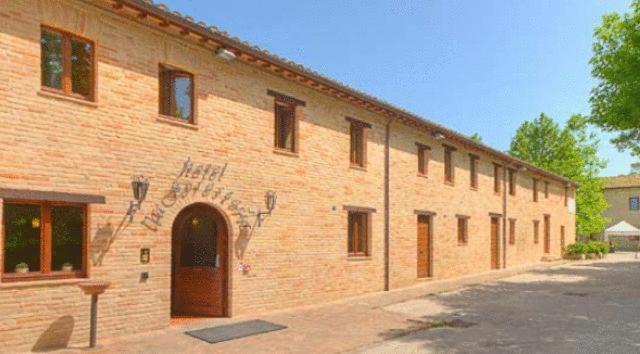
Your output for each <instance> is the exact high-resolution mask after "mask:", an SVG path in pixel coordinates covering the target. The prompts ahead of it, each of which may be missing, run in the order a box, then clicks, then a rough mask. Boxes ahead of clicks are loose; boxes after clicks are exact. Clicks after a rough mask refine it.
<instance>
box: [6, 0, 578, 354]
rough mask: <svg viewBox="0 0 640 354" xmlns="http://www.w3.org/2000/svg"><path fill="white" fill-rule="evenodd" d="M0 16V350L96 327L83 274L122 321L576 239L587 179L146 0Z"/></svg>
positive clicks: (431, 273) (240, 307)
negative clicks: (580, 186)
mask: <svg viewBox="0 0 640 354" xmlns="http://www.w3.org/2000/svg"><path fill="white" fill-rule="evenodd" d="M0 18H1V19H2V21H0V64H1V65H0V76H1V77H2V78H3V80H0V94H1V95H2V97H3V100H2V101H0V124H1V126H2V129H1V130H0V142H1V144H2V149H0V158H1V161H2V165H1V167H0V210H1V214H0V221H1V222H0V227H1V228H2V230H1V231H2V232H0V241H1V242H0V244H2V247H1V248H0V266H1V267H2V276H1V278H0V279H1V280H0V313H2V316H0V346H1V347H3V348H9V349H15V350H28V349H34V348H35V349H38V348H42V347H51V346H53V347H55V346H64V345H66V344H67V343H80V344H83V343H85V340H86V338H87V335H88V334H87V333H88V322H89V319H88V314H89V300H88V297H87V296H86V295H84V294H83V293H82V292H81V291H80V290H79V288H78V284H79V283H81V282H84V281H86V280H87V279H90V280H106V281H109V282H110V283H111V286H110V288H109V289H108V290H107V291H106V293H105V294H104V295H102V296H101V298H100V317H99V326H100V335H101V336H102V337H115V336H119V335H123V334H125V333H126V334H132V333H137V332H144V331H149V330H153V329H159V328H163V327H166V326H168V325H169V320H170V318H171V317H172V316H178V315H208V316H235V315H238V314H254V313H255V314H259V313H261V312H264V311H268V310H274V309H280V308H287V307H292V306H300V305H305V304H312V303H317V302H323V301H330V300H334V299H339V298H344V297H347V296H353V295H357V294H362V293H366V292H374V291H382V290H387V289H393V288H398V287H403V286H409V285H412V284H416V283H417V282H421V281H424V280H425V279H443V278H450V277H457V276H462V275H467V274H471V273H479V272H486V271H490V270H491V269H498V268H505V267H512V266H517V265H523V264H529V263H535V262H539V261H541V260H542V259H543V258H558V257H560V256H561V247H562V245H563V244H564V243H571V242H573V240H574V239H575V226H574V224H575V215H574V201H573V190H574V187H575V186H574V185H573V184H572V183H571V181H568V180H566V179H564V178H562V177H560V176H557V175H554V174H552V173H550V172H548V171H544V170H541V169H539V168H537V167H535V166H533V165H531V164H529V163H527V162H525V161H520V160H517V159H514V158H512V157H510V156H508V155H506V154H504V153H502V152H499V151H497V150H495V149H492V148H490V147H488V146H485V145H482V144H478V143H475V142H473V141H471V140H469V139H468V138H466V137H465V136H463V135H461V134H459V133H456V132H454V131H451V130H450V129H447V128H446V127H443V126H440V125H438V124H435V123H433V122H430V121H427V120H425V119H423V118H421V117H418V116H415V115H413V114H411V113H409V112H406V111H404V110H402V109H400V108H397V107H394V106H392V105H390V104H388V103H386V102H383V101H381V100H378V99H376V98H374V97H371V96H368V95H366V94H364V93H362V92H359V91H356V90H354V89H352V88H349V87H347V86H345V85H343V84H340V83H338V82H336V81H333V80H331V79H329V78H326V77H324V76H321V75H320V74H318V73H315V72H312V71H310V70H308V69H305V68H304V67H302V66H299V65H297V64H295V63H292V62H289V61H287V60H285V59H282V58H279V57H277V56H274V55H272V54H269V53H267V52H265V51H262V50H260V49H257V48H255V47H253V46H251V45H249V44H247V43H245V42H242V41H240V40H238V39H235V38H232V37H230V36H228V35H227V34H225V33H223V32H220V31H218V30H217V29H216V28H213V27H205V26H204V24H201V23H195V22H193V21H192V20H191V19H190V18H189V17H183V16H181V15H178V14H176V13H174V12H170V11H169V10H167V9H165V8H163V7H161V6H156V5H154V4H153V3H150V2H148V1H143V0H66V1H54V0H50V1H45V0H17V1H13V0H12V1H9V0H0ZM134 176H144V178H134ZM147 183H148V185H147ZM132 185H135V187H136V188H137V191H138V192H139V193H135V194H138V197H141V196H143V195H145V193H144V192H145V191H144V189H145V187H146V186H148V192H147V193H146V197H145V198H144V199H142V198H140V199H141V202H140V203H138V202H136V198H135V195H134V191H133V190H132ZM132 201H133V203H132Z"/></svg>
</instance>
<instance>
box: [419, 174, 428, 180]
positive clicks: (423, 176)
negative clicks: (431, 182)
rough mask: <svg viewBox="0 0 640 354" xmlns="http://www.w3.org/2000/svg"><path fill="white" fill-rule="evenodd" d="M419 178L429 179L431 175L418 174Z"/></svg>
mask: <svg viewBox="0 0 640 354" xmlns="http://www.w3.org/2000/svg"><path fill="white" fill-rule="evenodd" d="M417 176H418V177H420V178H426V179H429V175H427V174H424V173H418V174H417Z"/></svg>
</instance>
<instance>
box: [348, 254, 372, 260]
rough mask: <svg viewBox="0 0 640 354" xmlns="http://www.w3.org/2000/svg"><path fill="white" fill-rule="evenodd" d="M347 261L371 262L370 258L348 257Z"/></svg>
mask: <svg viewBox="0 0 640 354" xmlns="http://www.w3.org/2000/svg"><path fill="white" fill-rule="evenodd" d="M347 260H348V261H350V262H363V261H370V260H372V258H371V256H358V255H348V256H347Z"/></svg>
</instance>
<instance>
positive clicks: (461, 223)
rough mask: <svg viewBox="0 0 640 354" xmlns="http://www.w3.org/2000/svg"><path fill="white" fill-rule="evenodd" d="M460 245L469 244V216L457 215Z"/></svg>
mask: <svg viewBox="0 0 640 354" xmlns="http://www.w3.org/2000/svg"><path fill="white" fill-rule="evenodd" d="M456 219H457V234H458V245H459V246H464V245H467V244H469V219H470V217H469V216H466V215H456Z"/></svg>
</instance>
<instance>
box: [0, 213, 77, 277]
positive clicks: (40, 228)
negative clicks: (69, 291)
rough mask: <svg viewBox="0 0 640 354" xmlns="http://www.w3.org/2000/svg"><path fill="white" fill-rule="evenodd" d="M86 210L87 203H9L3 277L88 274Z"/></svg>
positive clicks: (5, 219) (6, 217)
mask: <svg viewBox="0 0 640 354" xmlns="http://www.w3.org/2000/svg"><path fill="white" fill-rule="evenodd" d="M85 212H86V208H85V206H84V205H75V204H64V203H48V202H16V203H14V202H10V201H7V202H5V204H4V208H3V213H4V215H3V219H4V245H3V247H4V249H3V254H4V257H3V258H4V262H3V263H4V264H3V269H4V271H3V274H2V277H3V280H22V279H34V278H37V279H39V278H48V277H55V278H67V277H81V276H84V274H85V269H86V264H85V262H86V256H85V250H86V240H87V238H86V225H85Z"/></svg>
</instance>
